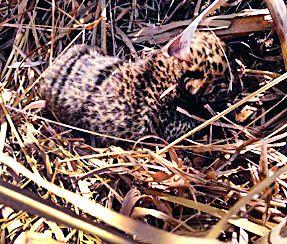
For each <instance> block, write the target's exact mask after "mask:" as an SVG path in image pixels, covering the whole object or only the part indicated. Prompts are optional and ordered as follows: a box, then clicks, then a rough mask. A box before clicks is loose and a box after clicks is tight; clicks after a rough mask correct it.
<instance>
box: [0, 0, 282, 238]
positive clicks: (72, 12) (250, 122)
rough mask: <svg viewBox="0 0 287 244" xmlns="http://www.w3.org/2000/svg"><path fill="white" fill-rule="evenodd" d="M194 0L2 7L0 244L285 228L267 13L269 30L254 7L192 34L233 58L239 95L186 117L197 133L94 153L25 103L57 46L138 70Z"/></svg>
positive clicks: (237, 9) (195, 8)
mask: <svg viewBox="0 0 287 244" xmlns="http://www.w3.org/2000/svg"><path fill="white" fill-rule="evenodd" d="M194 2H195V3H194ZM194 2H193V1H172V0H170V1H149V0H147V1H135V0H130V1H101V0H100V1H77V0H63V1H55V0H53V1H42V0H40V1H27V0H19V1H15V0H14V1H0V70H1V73H0V78H1V103H0V104H1V120H0V123H1V126H0V152H1V153H0V161H1V162H2V164H1V181H0V202H1V203H3V204H5V205H6V206H4V205H3V206H2V208H1V216H2V219H1V230H2V233H1V234H2V235H1V241H2V242H8V243H9V242H14V241H16V240H17V241H19V242H21V241H25V240H26V241H27V240H29V241H32V242H37V241H45V242H47V243H49V242H51V243H54V242H69V243H79V242H92V241H94V242H102V241H108V242H116V243H122V242H123V243H126V242H134V241H135V240H136V241H143V242H148V243H155V242H159V243H164V242H172V241H174V242H183V243H185V242H190V241H200V242H201V243H205V242H206V243H215V241H214V240H212V239H209V238H216V237H218V236H219V240H220V241H230V240H231V239H232V238H234V239H237V240H240V241H241V242H240V243H247V242H248V241H249V242H254V241H255V240H257V239H258V238H259V237H260V236H264V235H266V234H267V233H268V232H269V229H270V228H272V227H274V226H276V225H277V224H278V223H279V222H280V221H282V220H283V219H284V217H285V215H286V204H287V201H286V198H287V182H286V176H287V175H286V173H285V172H286V171H287V166H284V165H285V164H286V162H287V157H286V153H287V148H286V137H287V129H286V127H287V126H286V123H287V116H286V114H287V110H286V104H287V102H286V98H287V95H286V94H287V89H286V81H285V79H286V76H287V74H286V73H284V72H285V71H284V70H285V66H284V60H285V61H286V57H285V52H283V54H282V51H281V47H286V43H284V38H285V40H286V36H285V37H284V31H282V29H280V28H281V27H280V23H279V22H280V21H279V22H278V19H280V18H282V16H279V17H280V18H279V17H278V19H277V18H276V16H278V15H276V6H275V10H274V9H273V10H272V11H271V13H272V17H273V20H274V22H275V24H276V23H277V24H276V29H274V28H273V21H272V18H271V15H270V14H269V12H268V10H267V9H266V6H265V5H263V4H262V1H255V0H253V1H252V0H250V1H248V3H247V2H245V1H242V2H241V1H238V2H237V3H236V4H234V6H231V5H225V7H222V8H220V9H218V10H217V11H216V12H215V13H214V14H213V15H212V16H209V17H207V18H206V19H205V20H204V21H203V22H202V23H201V24H200V26H199V28H203V29H204V28H206V25H208V26H209V27H208V28H211V29H213V31H214V32H215V33H216V34H217V35H218V36H219V37H221V38H223V39H225V40H226V41H227V43H229V45H230V46H231V47H232V48H233V50H234V57H233V58H234V60H235V59H237V63H238V67H239V69H240V76H239V77H237V78H236V79H237V80H236V82H238V83H241V84H242V87H243V88H242V92H241V93H240V94H238V96H237V97H236V99H235V100H234V101H229V103H230V106H229V105H226V104H225V106H224V107H223V109H222V107H221V108H220V109H218V108H217V107H216V106H215V105H214V104H208V105H206V106H205V108H204V112H202V111H201V113H197V112H198V111H195V113H194V114H192V118H193V119H198V120H201V121H202V124H201V125H200V126H199V127H197V128H195V129H194V130H192V131H191V132H189V133H188V134H186V135H184V136H183V137H181V138H179V139H178V140H176V141H174V142H172V143H170V144H168V145H167V144H157V145H155V144H151V143H145V140H144V139H143V140H141V141H139V142H133V141H125V143H126V144H125V147H123V148H121V147H119V146H117V145H113V146H110V147H108V148H98V147H97V145H95V143H94V142H93V140H92V139H90V136H92V135H96V136H104V135H100V134H98V133H97V132H90V131H84V130H81V129H78V128H74V127H72V126H68V125H64V124H61V123H60V122H58V121H57V118H55V117H54V116H53V114H51V113H50V112H48V111H47V110H46V109H45V108H44V103H43V101H41V100H39V97H38V96H37V82H38V78H39V77H40V76H41V74H42V73H43V72H44V70H45V69H46V68H47V67H48V66H49V65H50V64H51V63H52V62H53V60H54V59H55V58H59V57H60V55H61V53H63V51H64V50H65V49H66V48H68V47H69V46H71V45H73V44H75V43H87V44H90V45H97V46H99V47H100V48H101V49H102V50H103V51H104V52H107V53H108V54H109V55H117V56H119V57H121V58H124V59H131V60H137V59H139V58H140V57H141V56H145V55H146V54H147V53H148V52H149V51H150V50H151V49H154V48H158V47H160V46H162V45H163V44H164V43H165V42H166V41H168V40H170V39H171V38H173V37H174V36H176V35H177V34H179V33H181V31H182V30H183V29H184V28H185V27H186V26H187V25H188V24H189V23H190V20H191V19H192V18H193V17H194V16H197V15H198V13H200V12H201V10H202V8H203V7H206V6H207V5H206V4H207V3H208V1H201V0H198V1H194ZM267 2H270V1H267ZM285 4H286V2H285ZM277 12H278V11H277ZM283 19H284V18H283ZM281 22H282V21H281ZM278 23H279V25H278ZM281 24H282V23H281ZM282 26H283V30H284V28H285V27H286V23H284V21H283V24H282ZM278 28H279V29H278ZM277 32H278V33H280V35H279V37H278V36H277V34H276V33H277ZM285 33H286V32H285ZM280 40H281V44H280ZM204 128H205V129H204ZM199 131H201V133H200V136H198V138H197V139H196V140H193V139H192V138H189V136H190V135H193V134H198V132H199ZM8 206H9V207H8ZM135 220H138V221H135ZM219 220H220V221H219ZM155 227H156V228H155ZM195 237H196V238H201V239H196V240H194V239H193V238H195ZM243 239H245V242H244V240H243Z"/></svg>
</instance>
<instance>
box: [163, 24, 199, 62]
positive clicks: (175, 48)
mask: <svg viewBox="0 0 287 244" xmlns="http://www.w3.org/2000/svg"><path fill="white" fill-rule="evenodd" d="M190 27H193V26H189V27H188V28H187V29H185V30H184V31H183V32H182V34H181V35H179V36H177V37H175V38H174V39H173V40H171V41H170V42H169V43H168V44H167V45H166V46H165V48H166V50H167V53H168V55H169V56H174V57H177V58H178V59H181V60H186V61H188V60H189V59H190V55H191V53H190V44H191V42H192V40H193V39H194V38H195V35H196V33H195V30H196V27H195V28H190Z"/></svg>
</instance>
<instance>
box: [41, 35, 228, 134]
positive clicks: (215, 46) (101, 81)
mask: <svg viewBox="0 0 287 244" xmlns="http://www.w3.org/2000/svg"><path fill="white" fill-rule="evenodd" d="M178 45H179V47H178V49H177V51H178V52H180V51H181V48H180V43H178ZM224 48H225V46H224V44H223V43H222V42H220V41H218V39H217V38H215V37H214V35H212V34H211V33H204V32H197V33H196V35H195V38H193V40H192V41H191V43H190V44H189V50H188V52H187V53H186V52H185V53H184V55H183V56H181V55H175V54H176V52H177V51H176V50H174V45H173V50H171V49H170V47H169V46H165V47H164V48H162V49H160V50H156V51H153V52H151V53H150V54H149V55H148V57H147V58H145V59H142V60H139V61H138V62H135V63H131V62H124V61H123V60H120V59H118V58H115V57H108V56H103V55H101V54H99V53H98V52H97V51H96V50H95V48H92V47H88V46H86V45H76V46H74V47H73V48H71V49H69V50H68V51H67V52H66V54H64V55H63V56H62V57H61V58H59V59H58V60H56V61H55V62H54V64H53V65H52V66H51V67H50V68H49V69H48V70H47V71H46V72H45V74H44V75H43V78H42V80H41V82H40V93H41V94H42V96H43V97H44V98H45V99H46V101H47V105H48V108H49V109H51V110H52V111H53V112H54V113H55V114H56V116H57V117H58V118H59V119H60V120H61V121H63V122H66V123H69V124H72V125H75V126H79V127H81V128H84V129H89V130H93V131H97V132H100V133H104V134H108V135H110V136H116V137H121V138H126V139H139V138H140V137H142V136H144V135H150V134H152V135H156V136H159V137H162V138H164V139H166V140H172V139H174V138H176V137H178V136H180V135H182V134H183V133H186V132H187V131H188V130H190V129H191V128H193V127H194V126H195V122H194V121H192V120H191V119H190V118H188V117H186V116H185V115H183V114H180V113H179V112H177V111H176V106H177V105H178V103H177V101H178V100H179V98H180V97H179V96H180V95H179V94H180V92H179V89H184V90H185V91H188V92H189V93H191V94H196V93H197V92H199V91H200V89H201V88H203V87H209V85H210V84H211V85H212V82H213V81H214V80H215V79H217V78H218V77H222V76H224V74H225V71H226V68H227V65H226V60H225V57H224ZM171 86H175V87H176V88H175V89H173V90H171V91H170V92H169V93H168V94H166V95H165V96H163V97H162V94H163V93H164V92H165V91H166V90H167V89H168V88H170V87H171ZM207 90H208V89H207Z"/></svg>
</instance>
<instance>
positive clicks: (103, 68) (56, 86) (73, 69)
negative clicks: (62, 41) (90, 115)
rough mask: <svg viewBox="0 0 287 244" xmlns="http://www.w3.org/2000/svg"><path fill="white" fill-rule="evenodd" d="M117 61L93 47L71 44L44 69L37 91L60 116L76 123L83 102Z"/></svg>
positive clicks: (113, 67)
mask: <svg viewBox="0 0 287 244" xmlns="http://www.w3.org/2000/svg"><path fill="white" fill-rule="evenodd" d="M120 63H121V61H120V60H119V59H118V58H115V57H108V56H103V55H101V54H100V53H99V52H98V51H97V50H96V49H95V48H92V47H89V46H86V45H84V44H83V45H75V46H74V47H72V48H70V49H69V50H68V51H67V52H66V53H65V54H64V55H62V56H61V57H59V58H58V59H57V60H55V62H54V63H53V64H52V65H51V67H49V68H48V69H47V70H46V71H45V73H44V75H43V77H42V79H41V80H40V85H39V89H40V94H41V96H42V97H43V98H44V99H45V100H46V102H47V107H48V108H49V109H51V110H52V111H53V112H55V114H56V115H57V116H58V117H59V118H60V119H62V120H64V121H70V122H71V123H72V124H77V122H79V118H80V117H81V109H82V108H83V106H84V104H85V102H87V100H89V99H90V97H91V96H92V95H96V91H97V89H98V88H99V86H100V84H101V83H102V82H103V81H104V80H105V79H106V78H107V77H108V76H109V75H110V74H111V73H112V72H113V71H114V70H115V69H116V68H117V67H118V66H119V64H120ZM79 123H80V122H79Z"/></svg>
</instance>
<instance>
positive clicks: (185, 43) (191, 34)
mask: <svg viewBox="0 0 287 244" xmlns="http://www.w3.org/2000/svg"><path fill="white" fill-rule="evenodd" d="M227 1H228V0H215V1H214V2H213V3H212V4H210V5H209V6H208V7H207V8H206V9H205V10H203V11H202V12H201V13H200V14H199V15H198V16H197V17H196V18H195V19H194V20H193V21H192V23H191V24H190V25H189V26H188V27H187V28H186V29H185V30H184V31H183V32H182V33H181V34H180V35H179V36H177V37H176V38H174V39H173V40H171V41H170V42H169V43H168V44H167V45H166V46H165V47H164V48H165V49H166V50H167V53H168V54H169V55H170V56H175V57H177V58H179V59H181V60H188V59H189V57H190V45H191V42H192V40H193V39H194V38H195V34H196V29H197V26H198V24H199V23H200V21H201V20H202V19H203V18H204V17H206V16H207V15H208V14H209V13H211V12H213V11H214V10H215V9H217V8H218V7H220V6H221V5H223V4H224V3H225V2H227Z"/></svg>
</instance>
